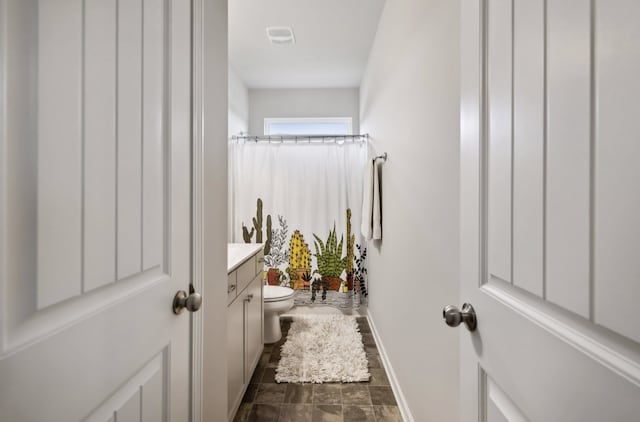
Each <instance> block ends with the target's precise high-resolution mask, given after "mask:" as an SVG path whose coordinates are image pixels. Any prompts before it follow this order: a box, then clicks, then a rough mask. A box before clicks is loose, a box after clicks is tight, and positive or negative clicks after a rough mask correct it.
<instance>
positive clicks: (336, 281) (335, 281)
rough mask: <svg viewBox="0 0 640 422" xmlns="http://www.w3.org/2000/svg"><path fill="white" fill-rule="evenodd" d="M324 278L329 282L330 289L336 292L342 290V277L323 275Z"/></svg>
mask: <svg viewBox="0 0 640 422" xmlns="http://www.w3.org/2000/svg"><path fill="white" fill-rule="evenodd" d="M322 279H323V280H324V281H327V282H328V283H329V290H335V291H336V292H339V291H340V285H341V284H342V279H341V278H340V277H323V278H322Z"/></svg>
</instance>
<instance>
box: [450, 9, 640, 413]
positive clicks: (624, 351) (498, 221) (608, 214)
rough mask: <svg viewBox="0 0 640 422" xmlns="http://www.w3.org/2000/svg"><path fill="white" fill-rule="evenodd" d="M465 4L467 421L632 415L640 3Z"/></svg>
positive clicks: (639, 359) (638, 285)
mask: <svg viewBox="0 0 640 422" xmlns="http://www.w3.org/2000/svg"><path fill="white" fill-rule="evenodd" d="M461 5H462V21H461V31H462V63H461V76H462V99H461V101H462V102H461V135H462V143H461V160H462V161H461V166H462V175H461V183H462V184H461V248H462V249H461V262H462V272H461V277H462V281H461V284H462V288H461V294H462V300H464V301H465V302H470V303H471V304H472V305H473V306H474V308H475V311H476V313H477V317H478V327H477V330H476V331H475V332H473V333H471V332H469V331H467V330H465V329H464V328H462V327H461V328H458V329H459V330H461V332H460V335H461V365H462V368H461V377H462V378H461V385H462V397H461V403H462V404H461V409H462V414H461V419H462V420H464V421H476V420H478V421H490V422H493V421H540V422H554V421H594V422H595V421H638V420H640V321H639V318H638V316H639V315H640V313H639V312H638V302H639V301H640V185H639V182H640V165H639V164H638V163H639V160H640V42H639V40H640V24H638V23H639V22H640V2H638V1H637V0H606V1H605V0H603V1H584V0H546V1H545V0H485V1H471V0H469V1H466V0H465V1H463V2H461ZM457 305H461V304H457Z"/></svg>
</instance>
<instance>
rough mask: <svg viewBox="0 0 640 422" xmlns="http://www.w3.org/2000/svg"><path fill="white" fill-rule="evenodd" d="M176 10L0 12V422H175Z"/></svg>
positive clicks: (87, 2) (180, 381) (179, 244)
mask: <svg viewBox="0 0 640 422" xmlns="http://www.w3.org/2000/svg"><path fill="white" fill-rule="evenodd" d="M190 27H191V23H190V2H189V0H125V1H122V0H0V63H1V64H2V67H1V69H2V72H1V75H2V88H0V89H1V91H0V92H1V94H2V98H1V99H2V101H1V102H0V104H2V105H1V106H0V129H1V132H0V175H1V176H0V177H1V178H0V310H1V313H0V420H2V421H11V422H20V421H29V422H37V421H61V422H69V421H79V420H91V421H118V422H121V421H163V420H164V421H168V420H172V421H186V420H188V417H189V387H190V385H189V379H190V374H189V353H190V334H189V319H190V318H189V315H188V313H183V314H182V315H174V314H173V313H172V307H171V305H172V299H173V296H174V294H175V293H176V291H178V290H181V289H182V290H186V289H187V287H188V285H189V278H190V252H189V249H190V231H189V230H190V205H189V204H190V202H189V201H190V193H189V192H190V179H189V178H190V164H189V154H190V108H189V107H190V91H189V90H190Z"/></svg>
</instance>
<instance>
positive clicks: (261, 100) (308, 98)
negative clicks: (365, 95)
mask: <svg viewBox="0 0 640 422" xmlns="http://www.w3.org/2000/svg"><path fill="white" fill-rule="evenodd" d="M358 116H359V93H358V88H318V89H250V90H249V133H251V134H252V135H262V134H264V119H265V117H351V118H352V119H353V133H359V130H360V125H359V118H358Z"/></svg>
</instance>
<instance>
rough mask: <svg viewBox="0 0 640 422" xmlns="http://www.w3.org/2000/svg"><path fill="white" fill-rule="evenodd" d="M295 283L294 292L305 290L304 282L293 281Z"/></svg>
mask: <svg viewBox="0 0 640 422" xmlns="http://www.w3.org/2000/svg"><path fill="white" fill-rule="evenodd" d="M291 281H292V282H293V290H302V289H304V280H302V279H300V280H291Z"/></svg>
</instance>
